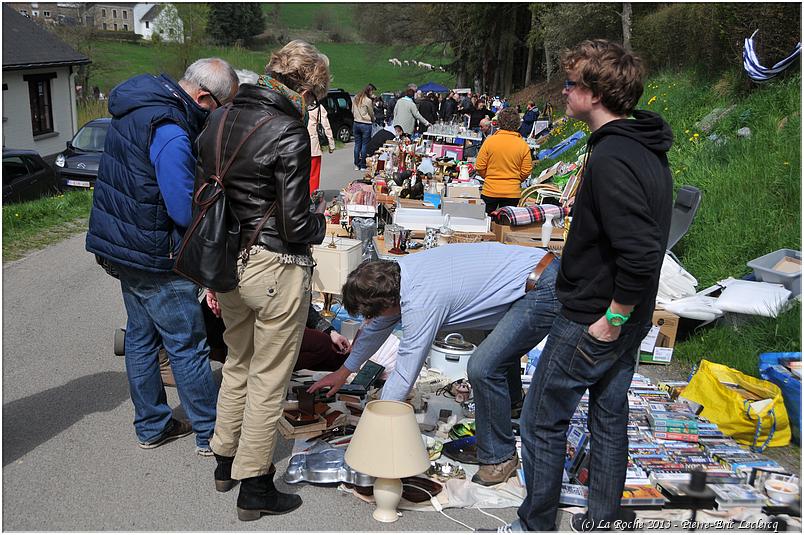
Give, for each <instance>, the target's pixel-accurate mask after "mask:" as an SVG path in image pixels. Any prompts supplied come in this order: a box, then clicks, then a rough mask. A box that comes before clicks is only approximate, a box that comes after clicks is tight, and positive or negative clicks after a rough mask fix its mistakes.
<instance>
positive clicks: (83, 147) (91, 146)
mask: <svg viewBox="0 0 804 535" xmlns="http://www.w3.org/2000/svg"><path fill="white" fill-rule="evenodd" d="M111 122H112V120H111V119H110V118H108V117H104V118H102V119H93V120H91V121H89V122H88V123H87V124H85V125H84V126H82V127H81V129H80V130H79V131H78V133H76V134H75V136H74V137H73V139H72V141H68V142H67V150H65V151H64V152H62V153H61V154H59V155H58V156H56V162H55V165H56V175H57V176H58V179H59V183H60V184H61V186H62V187H63V188H90V187H93V186H94V185H95V179H96V178H97V177H98V164H100V159H101V156H102V155H103V146H104V144H105V143H106V132H108V130H109V124H110V123H111Z"/></svg>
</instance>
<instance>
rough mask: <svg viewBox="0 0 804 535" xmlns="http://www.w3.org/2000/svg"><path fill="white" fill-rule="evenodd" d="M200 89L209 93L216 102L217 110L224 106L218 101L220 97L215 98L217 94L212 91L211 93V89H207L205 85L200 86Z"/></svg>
mask: <svg viewBox="0 0 804 535" xmlns="http://www.w3.org/2000/svg"><path fill="white" fill-rule="evenodd" d="M199 87H200V88H201V90H202V91H206V92H207V93H209V96H210V97H212V100H213V101H214V102H215V106H216V107H217V108H220V107H221V106H223V104H221V101H220V100H218V97H216V96H215V93H213V92H212V91H210V90H209V89H207V88H206V87H204V86H203V85H200V86H199Z"/></svg>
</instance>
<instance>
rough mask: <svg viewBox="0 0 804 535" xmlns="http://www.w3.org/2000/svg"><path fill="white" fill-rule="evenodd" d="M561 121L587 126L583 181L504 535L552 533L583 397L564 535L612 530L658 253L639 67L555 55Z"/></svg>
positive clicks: (629, 58)
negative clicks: (582, 426) (578, 456)
mask: <svg viewBox="0 0 804 535" xmlns="http://www.w3.org/2000/svg"><path fill="white" fill-rule="evenodd" d="M562 66H563V68H564V70H565V71H566V74H567V79H566V81H565V82H564V96H565V97H566V99H567V104H566V111H567V115H568V116H569V117H573V118H575V119H578V120H581V121H583V122H585V123H586V124H588V125H589V128H590V129H591V131H592V134H591V135H590V136H589V142H588V157H587V159H586V164H585V170H584V174H583V182H582V184H581V186H580V189H579V191H578V194H577V196H576V198H575V204H574V206H573V209H572V224H571V226H570V231H569V236H568V238H567V242H566V245H565V247H564V251H563V254H562V257H561V268H560V272H559V275H558V278H557V281H556V293H557V296H558V299H559V301H560V302H561V307H562V308H561V312H560V314H559V315H558V316H557V317H556V319H555V321H554V323H553V326H552V328H551V330H550V334H549V337H548V342H547V345H546V347H545V349H544V352H543V353H542V355H541V358H540V360H539V364H538V366H537V369H536V373H535V374H534V382H533V384H532V385H531V387H530V389H529V391H528V394H527V398H526V400H525V404H524V407H523V409H522V420H521V424H522V456H523V467H524V471H525V481H526V487H527V496H526V498H525V501H524V502H523V504H522V506H521V507H520V508H519V510H518V516H519V519H518V520H517V521H515V522H514V523H513V524H512V525H510V526H506V527H507V528H510V529H512V530H513V531H519V530H522V531H547V530H553V529H556V524H555V522H556V512H557V508H558V504H559V496H560V493H561V482H562V470H563V466H564V453H565V444H566V432H567V426H568V424H569V421H570V418H571V417H572V415H573V413H574V411H575V409H576V407H577V406H578V402H579V401H580V399H581V397H582V396H583V394H584V392H585V391H586V390H587V389H588V390H589V411H588V428H589V431H590V433H591V447H590V455H591V462H590V466H589V481H588V483H589V503H588V510H587V513H586V514H585V515H576V516H575V517H573V519H572V527H573V528H574V529H576V530H577V529H580V530H586V529H590V528H592V527H595V528H606V527H609V528H611V527H613V523H614V521H616V520H618V519H622V518H624V515H622V513H621V511H620V499H621V497H622V492H623V486H624V484H625V472H626V466H627V463H628V437H627V434H626V429H627V425H628V388H629V386H630V384H631V377H632V376H633V373H634V368H635V364H636V359H637V355H638V349H639V345H640V342H641V341H642V339H643V338H644V336H645V334H646V333H647V331H648V329H649V327H650V321H651V317H652V314H653V308H654V304H655V303H654V302H655V299H656V291H657V287H658V281H659V272H660V269H661V265H662V260H663V258H664V253H665V249H666V247H667V235H668V232H669V229H670V214H671V209H672V203H673V192H672V189H673V179H672V174H671V172H670V168H669V165H668V163H667V151H668V150H669V149H670V145H671V144H672V141H673V136H672V131H671V130H670V127H669V126H668V125H667V123H665V122H664V121H663V120H662V118H661V117H659V116H658V115H657V114H655V113H651V112H646V111H635V110H634V108H635V106H636V104H637V102H638V101H639V99H640V97H641V96H642V90H643V86H642V77H643V74H644V71H643V67H642V63H641V61H640V59H639V58H637V57H635V56H634V55H632V54H630V53H628V52H626V51H625V50H624V49H623V48H622V47H621V46H620V45H618V44H615V43H610V42H608V41H604V40H594V41H584V42H583V43H581V44H580V45H578V46H577V47H576V48H574V49H573V50H570V51H567V52H565V54H564V56H563V57H562Z"/></svg>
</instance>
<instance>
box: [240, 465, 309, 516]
mask: <svg viewBox="0 0 804 535" xmlns="http://www.w3.org/2000/svg"><path fill="white" fill-rule="evenodd" d="M271 468H272V471H271V472H269V473H267V474H265V475H263V476H257V477H249V478H246V479H243V480H242V481H241V482H240V494H239V495H238V496H237V518H239V519H240V520H242V521H244V522H247V521H249V520H258V519H259V518H260V517H261V516H262V515H283V514H285V513H289V512H291V511H293V510H295V509H297V508H298V507H299V506H300V505H301V504H302V499H301V497H299V496H298V495H296V494H285V493H284V492H279V491H278V490H277V489H276V486H274V475H275V474H276V470H275V469H273V467H271Z"/></svg>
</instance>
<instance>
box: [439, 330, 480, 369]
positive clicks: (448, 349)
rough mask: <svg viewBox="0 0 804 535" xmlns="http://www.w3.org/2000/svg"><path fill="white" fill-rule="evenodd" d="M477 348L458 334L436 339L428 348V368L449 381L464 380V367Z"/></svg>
mask: <svg viewBox="0 0 804 535" xmlns="http://www.w3.org/2000/svg"><path fill="white" fill-rule="evenodd" d="M475 349H477V346H476V345H475V344H473V343H471V342H467V341H466V340H464V339H463V335H461V334H460V333H450V334H448V335H446V336H445V337H443V338H437V339H436V340H435V342H433V345H432V347H431V348H430V354H429V356H428V358H427V359H428V366H429V367H430V368H433V369H436V370H438V371H440V372H441V373H443V374H444V375H445V376H447V377H449V379H450V381H457V380H458V379H466V365H467V364H468V363H469V357H471V356H472V353H474V352H475Z"/></svg>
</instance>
